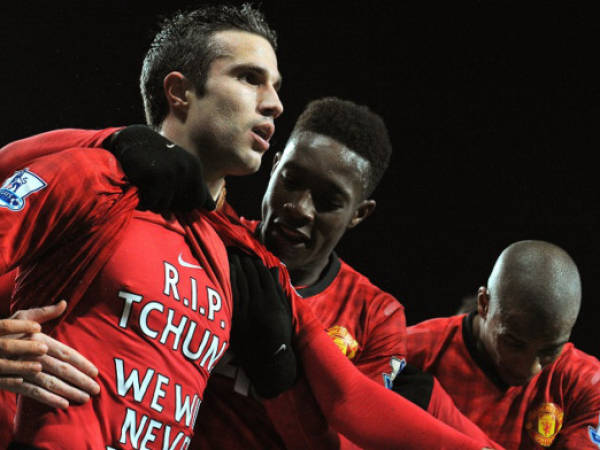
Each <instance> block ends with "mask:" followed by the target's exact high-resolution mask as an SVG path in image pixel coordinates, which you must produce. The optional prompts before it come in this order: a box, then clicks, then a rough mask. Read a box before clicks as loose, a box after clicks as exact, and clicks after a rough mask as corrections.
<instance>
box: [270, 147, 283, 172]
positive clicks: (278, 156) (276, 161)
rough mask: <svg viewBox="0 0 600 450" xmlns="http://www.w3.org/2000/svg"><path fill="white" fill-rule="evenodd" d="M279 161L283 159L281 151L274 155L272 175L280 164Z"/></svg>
mask: <svg viewBox="0 0 600 450" xmlns="http://www.w3.org/2000/svg"><path fill="white" fill-rule="evenodd" d="M279 161H281V152H277V153H275V154H274V155H273V165H272V166H271V175H273V172H275V169H276V168H277V166H278V165H279Z"/></svg>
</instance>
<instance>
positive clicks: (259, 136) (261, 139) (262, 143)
mask: <svg viewBox="0 0 600 450" xmlns="http://www.w3.org/2000/svg"><path fill="white" fill-rule="evenodd" d="M251 133H252V136H253V138H254V140H255V141H256V142H257V143H258V147H259V150H261V151H264V152H266V151H267V150H269V145H270V144H269V141H270V140H271V137H272V136H273V133H275V125H273V124H272V123H270V122H265V123H261V124H259V125H255V126H253V127H252V130H251Z"/></svg>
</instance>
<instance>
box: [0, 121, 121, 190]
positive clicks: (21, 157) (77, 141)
mask: <svg viewBox="0 0 600 450" xmlns="http://www.w3.org/2000/svg"><path fill="white" fill-rule="evenodd" d="M119 129H120V128H115V127H112V128H106V129H103V130H80V129H75V128H65V129H62V130H54V131H48V132H46V133H40V134H36V135H35V136H31V137H28V138H25V139H21V140H18V141H14V142H11V143H10V144H8V145H6V146H5V147H3V148H1V149H0V180H4V179H5V178H7V177H8V176H9V175H11V174H12V172H14V171H15V170H16V169H18V168H20V167H23V165H24V164H25V163H27V162H28V161H31V160H33V159H36V158H40V157H42V156H46V155H50V154H52V153H56V152H59V151H62V150H66V149H69V148H75V147H101V146H102V142H104V140H105V139H106V138H107V137H108V136H110V135H111V134H113V133H115V132H116V131H118V130H119Z"/></svg>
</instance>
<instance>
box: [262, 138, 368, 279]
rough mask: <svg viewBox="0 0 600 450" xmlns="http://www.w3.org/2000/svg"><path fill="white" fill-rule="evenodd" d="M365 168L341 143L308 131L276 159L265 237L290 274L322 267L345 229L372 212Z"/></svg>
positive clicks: (267, 196) (267, 199) (267, 198)
mask: <svg viewBox="0 0 600 450" xmlns="http://www.w3.org/2000/svg"><path fill="white" fill-rule="evenodd" d="M367 165H368V162H367V161H366V160H365V159H364V158H362V157H361V156H359V155H357V154H356V153H355V152H353V151H352V150H350V149H349V148H347V147H346V146H344V145H342V144H340V143H339V142H338V141H336V140H334V139H331V138H330V137H327V136H324V135H321V134H317V133H312V132H306V131H303V132H300V133H295V134H294V135H292V137H291V138H290V140H289V141H288V143H287V145H286V148H285V150H284V152H283V153H282V154H281V155H276V159H275V164H274V166H273V170H272V172H271V178H270V180H269V185H268V187H267V191H266V192H265V195H264V197H263V202H262V218H263V221H262V227H261V237H262V239H263V242H264V243H265V244H266V246H267V248H268V249H269V250H271V251H272V252H273V253H274V254H275V255H277V256H278V257H279V258H281V260H282V261H283V262H285V264H286V265H287V266H288V268H289V269H290V271H291V272H293V271H294V270H297V269H302V270H304V271H308V270H310V268H312V267H315V266H320V265H322V264H323V262H324V261H325V262H326V261H327V258H329V255H330V254H331V252H332V250H333V248H334V247H335V245H336V244H337V243H338V241H339V240H340V238H341V237H342V235H343V234H344V232H345V231H346V229H348V228H351V227H353V226H355V225H357V224H358V223H360V222H361V221H362V220H363V219H364V218H365V217H366V216H367V215H368V214H369V213H370V212H371V209H372V207H373V206H374V202H373V201H364V200H362V197H363V187H362V183H361V174H363V173H365V169H366V168H367ZM367 204H368V205H371V206H370V207H369V206H365V205H367Z"/></svg>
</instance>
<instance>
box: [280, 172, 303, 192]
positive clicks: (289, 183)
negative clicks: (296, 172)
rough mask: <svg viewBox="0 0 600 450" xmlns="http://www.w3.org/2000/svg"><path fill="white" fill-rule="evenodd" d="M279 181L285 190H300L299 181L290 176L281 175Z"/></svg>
mask: <svg viewBox="0 0 600 450" xmlns="http://www.w3.org/2000/svg"><path fill="white" fill-rule="evenodd" d="M281 179H282V181H283V185H284V186H285V188H286V189H289V190H293V189H299V188H300V180H298V179H297V178H296V177H294V176H292V175H290V174H286V173H282V174H281Z"/></svg>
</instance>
